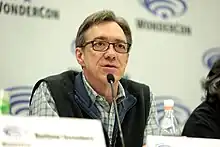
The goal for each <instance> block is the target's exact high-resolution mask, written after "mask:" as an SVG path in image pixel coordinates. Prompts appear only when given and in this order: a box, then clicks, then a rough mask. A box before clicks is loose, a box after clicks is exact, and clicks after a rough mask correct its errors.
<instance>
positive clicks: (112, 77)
mask: <svg viewBox="0 0 220 147" xmlns="http://www.w3.org/2000/svg"><path fill="white" fill-rule="evenodd" d="M107 80H108V82H109V83H111V81H112V82H113V83H114V82H115V77H114V76H113V74H108V75H107Z"/></svg>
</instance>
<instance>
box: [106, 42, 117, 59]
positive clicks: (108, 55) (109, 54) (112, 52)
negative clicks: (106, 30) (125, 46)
mask: <svg viewBox="0 0 220 147" xmlns="http://www.w3.org/2000/svg"><path fill="white" fill-rule="evenodd" d="M116 54H117V52H116V51H115V49H114V46H113V45H112V44H110V45H109V48H108V50H107V51H106V52H105V58H106V59H111V60H114V59H115V58H116Z"/></svg>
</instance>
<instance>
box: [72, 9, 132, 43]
mask: <svg viewBox="0 0 220 147" xmlns="http://www.w3.org/2000/svg"><path fill="white" fill-rule="evenodd" d="M108 21H113V22H116V23H117V24H118V25H119V26H120V27H121V28H122V30H123V32H124V34H125V36H126V39H127V43H129V44H130V45H131V44H132V36H131V29H130V27H129V25H128V23H127V21H126V20H125V19H124V18H122V17H117V16H116V15H115V14H114V12H113V11H111V10H102V11H98V12H95V13H93V14H91V15H89V16H88V17H87V18H86V19H85V20H84V21H83V23H82V24H81V25H80V27H79V29H78V32H77V35H76V40H75V45H76V47H82V46H83V45H84V43H85V32H86V31H87V30H88V29H89V28H90V27H92V26H93V25H98V24H100V23H102V22H108Z"/></svg>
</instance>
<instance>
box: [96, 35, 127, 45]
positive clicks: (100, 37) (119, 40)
mask: <svg viewBox="0 0 220 147" xmlns="http://www.w3.org/2000/svg"><path fill="white" fill-rule="evenodd" d="M98 39H100V40H108V38H107V37H104V36H98V37H95V38H94V40H98ZM114 41H116V42H123V43H126V41H125V40H122V39H114Z"/></svg>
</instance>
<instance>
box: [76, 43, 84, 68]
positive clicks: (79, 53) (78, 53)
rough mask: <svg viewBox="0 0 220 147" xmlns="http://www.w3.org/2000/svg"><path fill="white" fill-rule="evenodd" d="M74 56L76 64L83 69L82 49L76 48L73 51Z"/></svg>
mask: <svg viewBox="0 0 220 147" xmlns="http://www.w3.org/2000/svg"><path fill="white" fill-rule="evenodd" d="M75 56H76V60H77V62H78V63H79V64H80V65H81V66H82V67H83V66H84V65H85V62H84V52H83V50H82V48H80V47H77V48H76V49H75Z"/></svg>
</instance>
